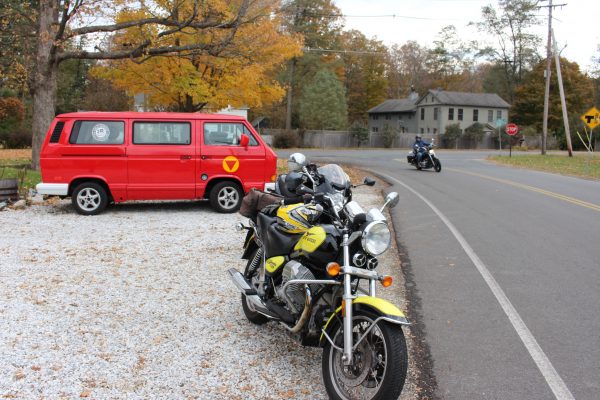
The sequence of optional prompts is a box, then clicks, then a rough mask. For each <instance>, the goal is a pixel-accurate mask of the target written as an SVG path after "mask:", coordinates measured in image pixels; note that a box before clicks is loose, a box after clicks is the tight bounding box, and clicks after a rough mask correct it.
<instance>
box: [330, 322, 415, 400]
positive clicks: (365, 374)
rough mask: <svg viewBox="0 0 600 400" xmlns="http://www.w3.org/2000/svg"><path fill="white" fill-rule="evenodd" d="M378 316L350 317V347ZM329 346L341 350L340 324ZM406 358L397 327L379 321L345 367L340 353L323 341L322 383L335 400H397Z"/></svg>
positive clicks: (402, 381) (398, 327) (403, 376)
mask: <svg viewBox="0 0 600 400" xmlns="http://www.w3.org/2000/svg"><path fill="white" fill-rule="evenodd" d="M377 318H378V315H376V314H374V313H371V312H368V311H361V312H360V313H359V314H356V315H355V316H354V317H353V322H352V325H353V329H352V334H353V337H354V341H353V342H354V343H355V344H356V343H357V341H358V340H359V339H360V338H361V337H362V336H363V335H364V334H365V332H367V331H368V330H369V328H371V326H372V325H373V323H374V321H375V320H376V319H377ZM331 338H332V340H333V342H334V343H335V344H336V345H337V346H338V347H340V348H343V343H344V333H343V326H342V324H338V325H337V327H335V328H334V330H333V331H332V336H331ZM407 365H408V355H407V350H406V340H405V339H404V333H403V332H402V329H401V328H400V326H398V325H393V324H390V323H387V322H383V321H380V322H379V323H377V325H376V326H375V327H373V328H372V329H371V331H369V332H368V333H367V335H366V337H365V338H364V339H363V340H362V341H361V342H360V343H359V344H358V347H357V348H356V350H355V351H354V355H353V363H352V365H350V366H345V365H344V362H343V361H342V352H341V351H339V350H337V349H335V348H334V347H333V346H332V345H331V343H329V341H327V343H326V345H325V348H324V350H323V381H324V382H325V388H326V389H327V393H328V394H329V398H331V399H335V400H354V399H361V400H362V399H365V400H387V399H390V400H392V399H393V400H395V399H397V398H398V397H399V396H400V393H401V392H402V387H403V386H404V380H405V379H406V370H407Z"/></svg>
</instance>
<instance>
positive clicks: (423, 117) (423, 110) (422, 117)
mask: <svg viewBox="0 0 600 400" xmlns="http://www.w3.org/2000/svg"><path fill="white" fill-rule="evenodd" d="M424 119H425V109H424V108H421V121H423V120H424Z"/></svg>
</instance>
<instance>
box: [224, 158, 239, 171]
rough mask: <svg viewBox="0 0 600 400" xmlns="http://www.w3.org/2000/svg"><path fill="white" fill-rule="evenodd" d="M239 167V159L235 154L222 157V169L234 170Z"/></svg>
mask: <svg viewBox="0 0 600 400" xmlns="http://www.w3.org/2000/svg"><path fill="white" fill-rule="evenodd" d="M238 168H240V160H238V159H237V157H235V156H227V157H225V158H224V159H223V169H224V170H225V171H227V172H235V171H237V170H238Z"/></svg>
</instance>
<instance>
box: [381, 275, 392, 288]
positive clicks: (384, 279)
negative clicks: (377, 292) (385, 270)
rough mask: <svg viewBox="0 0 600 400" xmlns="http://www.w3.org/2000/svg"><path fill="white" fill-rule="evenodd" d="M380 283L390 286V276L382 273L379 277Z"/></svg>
mask: <svg viewBox="0 0 600 400" xmlns="http://www.w3.org/2000/svg"><path fill="white" fill-rule="evenodd" d="M379 280H380V281H381V284H382V285H383V287H390V286H392V281H393V280H392V277H391V276H389V275H384V276H382V277H381V278H380V279H379Z"/></svg>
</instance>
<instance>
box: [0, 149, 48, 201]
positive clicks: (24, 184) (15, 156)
mask: <svg viewBox="0 0 600 400" xmlns="http://www.w3.org/2000/svg"><path fill="white" fill-rule="evenodd" d="M30 165H31V150H30V149H25V150H5V149H0V179H12V178H17V180H18V182H19V192H20V193H21V195H22V196H23V195H25V194H27V192H28V190H29V189H30V188H35V185H37V184H38V183H40V182H41V181H42V174H41V173H40V172H39V171H33V170H31V169H29V166H30Z"/></svg>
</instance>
